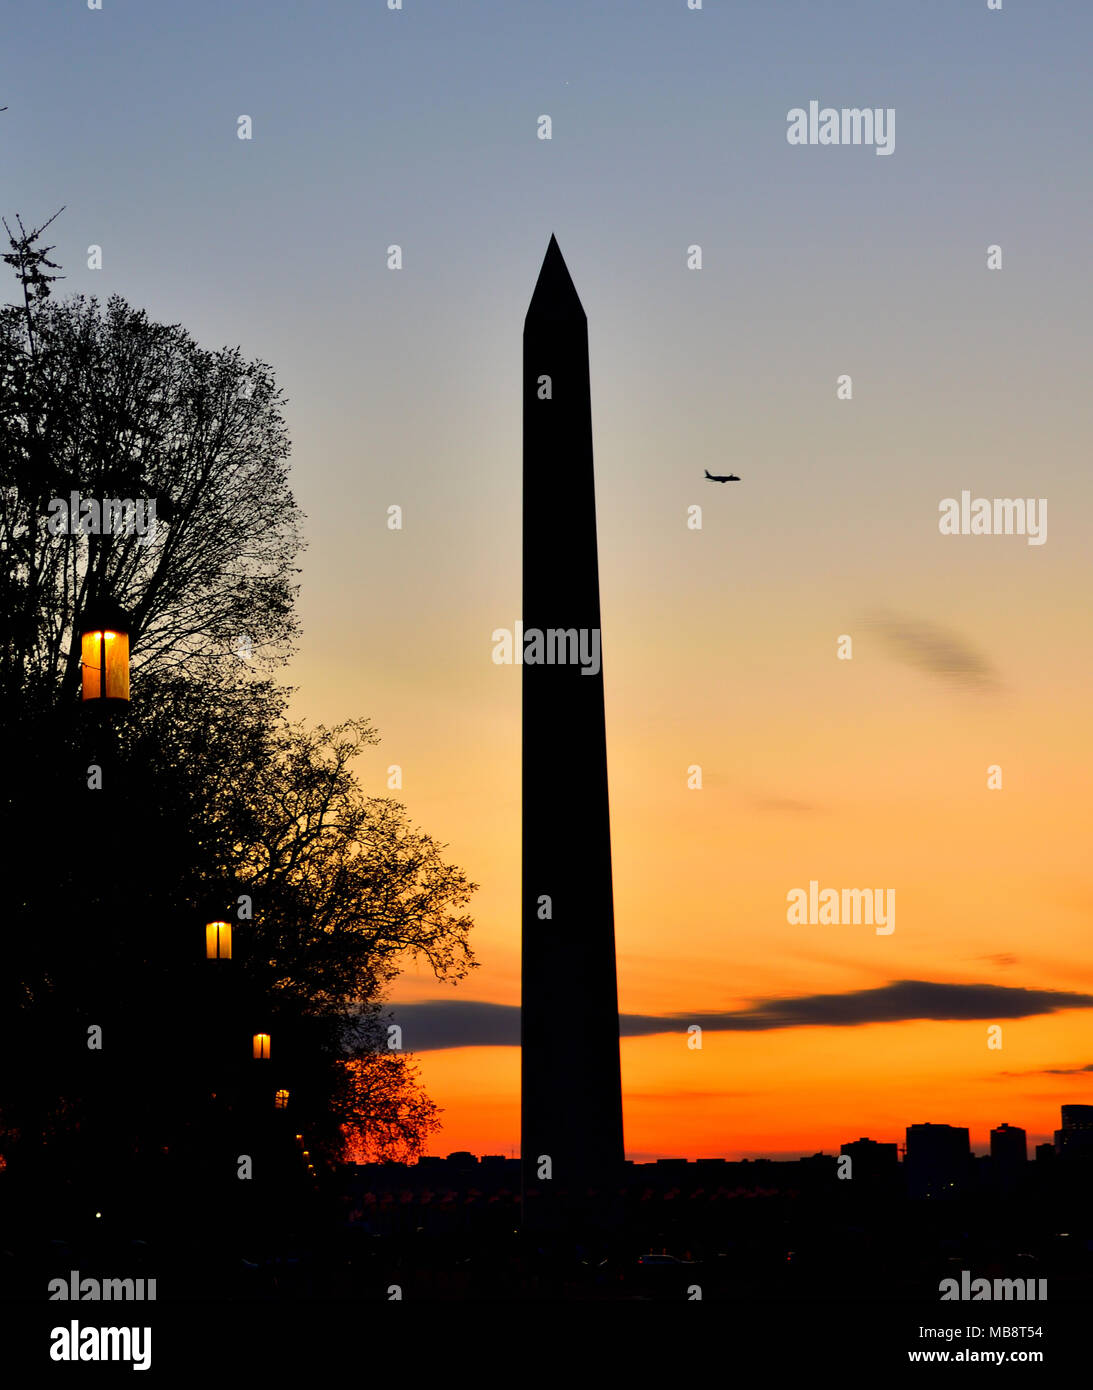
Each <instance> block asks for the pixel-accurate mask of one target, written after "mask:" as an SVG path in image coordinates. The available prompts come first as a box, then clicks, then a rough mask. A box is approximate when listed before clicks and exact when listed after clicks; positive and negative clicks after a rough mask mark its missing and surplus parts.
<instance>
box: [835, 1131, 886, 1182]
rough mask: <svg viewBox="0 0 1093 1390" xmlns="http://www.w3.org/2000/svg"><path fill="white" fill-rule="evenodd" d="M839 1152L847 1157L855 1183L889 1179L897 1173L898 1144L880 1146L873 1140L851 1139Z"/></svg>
mask: <svg viewBox="0 0 1093 1390" xmlns="http://www.w3.org/2000/svg"><path fill="white" fill-rule="evenodd" d="M839 1152H840V1153H842V1154H846V1155H847V1156H848V1157H849V1159H850V1162H851V1170H850V1171H851V1174H852V1176H853V1181H855V1182H857V1181H861V1180H864V1181H865V1182H873V1181H875V1180H877V1179H885V1178H889V1179H891V1178H895V1177H896V1176H897V1175H898V1173H899V1145H898V1144H881V1143H878V1142H877V1140H875V1139H852V1140H851V1141H850V1143H849V1144H844V1145H843V1146H842V1148H841V1149H840V1150H839Z"/></svg>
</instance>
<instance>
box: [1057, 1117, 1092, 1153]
mask: <svg viewBox="0 0 1093 1390" xmlns="http://www.w3.org/2000/svg"><path fill="white" fill-rule="evenodd" d="M1062 1115H1063V1127H1062V1129H1057V1130H1056V1131H1055V1151H1056V1153H1059V1154H1062V1155H1063V1156H1064V1157H1066V1158H1074V1157H1078V1158H1084V1157H1093V1105H1064V1106H1063V1107H1062Z"/></svg>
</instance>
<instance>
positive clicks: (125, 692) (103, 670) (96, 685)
mask: <svg viewBox="0 0 1093 1390" xmlns="http://www.w3.org/2000/svg"><path fill="white" fill-rule="evenodd" d="M80 660H81V662H82V676H83V691H82V696H83V699H85V700H101V699H107V700H128V699H129V634H128V633H127V632H114V631H112V630H111V629H110V628H98V629H96V630H95V631H94V632H85V633H82V634H81V637H80Z"/></svg>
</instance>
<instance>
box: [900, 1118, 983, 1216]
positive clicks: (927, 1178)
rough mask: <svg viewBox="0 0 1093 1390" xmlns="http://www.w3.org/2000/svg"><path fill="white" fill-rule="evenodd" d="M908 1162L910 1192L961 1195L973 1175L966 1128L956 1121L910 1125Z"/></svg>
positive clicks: (942, 1195)
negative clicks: (955, 1122)
mask: <svg viewBox="0 0 1093 1390" xmlns="http://www.w3.org/2000/svg"><path fill="white" fill-rule="evenodd" d="M906 1163H907V1193H908V1196H910V1197H930V1198H939V1197H956V1196H959V1195H960V1194H961V1193H962V1192H963V1191H964V1190H965V1188H966V1187H967V1185H968V1183H969V1181H970V1178H971V1145H970V1143H969V1141H968V1131H967V1129H963V1128H960V1127H958V1126H956V1125H934V1124H924V1125H908V1126H907V1157H906Z"/></svg>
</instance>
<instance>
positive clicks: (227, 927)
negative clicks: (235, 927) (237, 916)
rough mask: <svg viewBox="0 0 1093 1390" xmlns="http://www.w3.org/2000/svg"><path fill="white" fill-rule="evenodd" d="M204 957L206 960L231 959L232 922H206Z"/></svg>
mask: <svg viewBox="0 0 1093 1390" xmlns="http://www.w3.org/2000/svg"><path fill="white" fill-rule="evenodd" d="M205 957H206V959H207V960H231V958H232V924H231V923H230V922H206V924H205Z"/></svg>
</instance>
